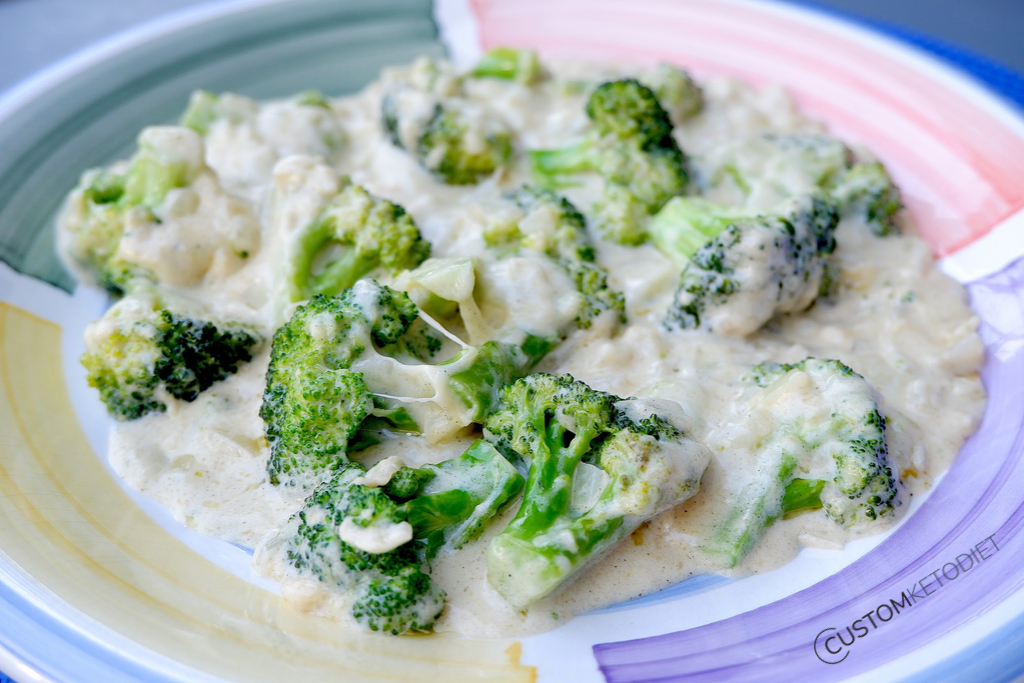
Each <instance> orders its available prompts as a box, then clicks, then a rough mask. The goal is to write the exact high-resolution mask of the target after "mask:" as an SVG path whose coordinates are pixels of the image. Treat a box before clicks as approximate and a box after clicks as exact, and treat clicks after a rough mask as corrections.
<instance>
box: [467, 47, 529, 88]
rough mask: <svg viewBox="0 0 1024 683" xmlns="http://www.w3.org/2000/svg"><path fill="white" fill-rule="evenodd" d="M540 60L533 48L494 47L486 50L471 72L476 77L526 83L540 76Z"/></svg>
mask: <svg viewBox="0 0 1024 683" xmlns="http://www.w3.org/2000/svg"><path fill="white" fill-rule="evenodd" d="M541 73H542V72H541V66H540V62H539V61H538V60H537V53H536V52H534V51H533V50H518V49H516V48H513V47H496V48H492V49H491V50H488V51H487V53H486V54H484V56H483V57H481V58H480V61H479V62H477V65H476V68H474V69H473V71H472V74H471V75H473V76H475V77H477V78H501V79H504V80H507V81H519V82H520V83H526V84H527V85H529V84H531V83H534V82H536V81H537V80H538V79H539V78H540V76H541Z"/></svg>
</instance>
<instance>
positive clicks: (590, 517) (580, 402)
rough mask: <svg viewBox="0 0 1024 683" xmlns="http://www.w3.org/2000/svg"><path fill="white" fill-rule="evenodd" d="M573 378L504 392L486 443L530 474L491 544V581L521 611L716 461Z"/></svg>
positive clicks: (635, 409) (652, 417)
mask: <svg viewBox="0 0 1024 683" xmlns="http://www.w3.org/2000/svg"><path fill="white" fill-rule="evenodd" d="M664 407H665V405H664V404H663V403H661V404H659V403H658V402H653V401H652V402H645V401H641V400H638V399H629V400H622V399H619V398H618V397H616V396H613V395H611V394H606V393H604V392H599V391H595V390H593V389H591V388H590V387H588V386H587V385H586V384H584V383H582V382H578V381H576V380H574V379H573V378H572V377H569V376H568V375H566V376H563V377H553V376H551V375H544V374H536V375H529V376H527V377H524V378H523V379H520V380H518V381H517V382H515V383H514V384H511V385H509V386H508V387H506V388H505V389H503V390H502V392H501V407H500V409H499V410H497V411H496V412H494V413H493V414H492V415H491V416H490V417H489V418H488V419H487V422H486V424H485V427H486V431H485V436H486V437H487V438H488V439H489V440H491V441H492V442H493V443H495V445H496V446H497V448H498V449H499V450H500V451H502V452H503V453H506V454H509V455H511V456H512V457H515V458H518V459H521V460H522V461H523V462H525V463H526V464H528V466H529V474H528V476H527V481H526V488H525V490H524V493H523V502H522V504H521V506H520V508H519V511H518V513H517V514H516V517H515V518H514V519H513V520H512V522H510V523H509V525H508V527H507V528H506V529H505V530H504V531H502V532H501V533H500V534H498V535H497V536H496V537H495V538H494V539H493V541H492V542H491V545H490V547H489V548H488V554H487V576H488V580H489V581H490V582H491V584H492V585H493V586H494V587H495V588H496V589H497V590H498V592H499V593H500V594H501V595H502V597H504V598H505V600H506V601H508V602H509V604H510V605H512V606H513V607H515V608H517V609H525V608H527V607H528V606H529V605H530V604H532V603H534V602H536V601H537V600H540V599H541V598H543V597H545V596H547V595H550V594H551V593H552V592H554V591H555V590H557V589H558V587H559V586H561V585H563V584H564V583H565V582H566V581H568V580H569V579H570V578H571V577H572V576H574V575H575V574H576V573H577V572H578V571H580V570H581V569H582V568H583V567H584V566H586V565H587V564H588V563H589V562H591V561H592V560H594V559H595V558H597V557H598V556H600V555H601V553H603V552H604V551H605V550H607V549H609V548H610V547H611V546H612V545H614V544H615V543H616V542H618V541H619V540H620V539H622V538H623V537H624V536H626V535H627V534H629V533H630V532H632V531H633V530H634V529H636V528H637V527H638V526H639V525H640V524H642V523H643V522H644V521H646V520H648V519H651V518H652V517H654V516H655V515H657V514H659V513H660V512H662V511H664V510H667V509H668V508H670V507H672V506H674V505H676V504H678V503H679V502H681V501H683V500H685V499H687V498H689V497H690V496H692V495H693V494H694V493H696V491H697V489H698V486H699V483H700V478H701V476H702V474H703V472H704V469H705V468H706V467H707V464H708V461H709V458H710V455H709V453H708V451H707V449H705V448H704V447H703V446H701V445H699V444H698V443H696V442H694V441H691V440H689V439H688V438H687V437H685V436H684V435H683V434H682V433H681V431H680V430H679V429H678V428H676V427H675V426H674V425H673V424H672V423H671V422H670V421H669V420H668V419H667V417H666V415H665V414H664V413H663V412H662V409H663V408H664Z"/></svg>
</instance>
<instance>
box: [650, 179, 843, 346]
mask: <svg viewBox="0 0 1024 683" xmlns="http://www.w3.org/2000/svg"><path fill="white" fill-rule="evenodd" d="M838 220H839V218H838V214H837V212H836V208H835V204H834V203H833V202H832V200H831V198H830V197H828V196H827V195H824V194H821V193H812V194H809V195H803V196H801V197H797V198H795V199H792V200H789V201H787V202H785V203H784V204H783V205H781V206H780V207H779V208H778V209H776V210H775V211H772V212H765V213H761V214H758V213H755V212H752V211H744V210H737V209H732V208H729V207H723V206H717V205H715V204H712V203H711V202H707V201H705V200H702V199H697V198H685V197H679V198H676V199H674V200H672V201H671V202H670V203H669V204H668V205H666V207H665V209H663V210H662V212H661V213H659V215H658V216H656V217H655V220H653V221H652V222H651V234H652V239H653V241H654V244H655V246H657V247H658V248H659V249H660V250H661V251H662V252H663V253H665V254H666V255H667V256H668V257H669V258H671V259H673V260H674V261H676V262H677V263H681V264H683V274H682V278H681V281H680V285H679V290H678V292H677V294H676V298H675V300H674V302H673V304H672V306H671V307H670V308H669V310H668V312H667V313H666V315H665V318H664V320H663V323H664V325H665V327H666V328H668V329H672V330H675V329H692V328H697V327H700V328H703V329H707V330H712V331H715V332H717V333H720V334H726V335H736V336H743V335H747V334H750V333H751V332H753V331H755V330H757V329H759V328H760V327H761V326H763V325H764V324H765V323H767V322H768V320H770V319H771V318H772V317H773V316H775V315H777V314H779V313H787V312H797V311H802V310H804V309H805V308H807V307H808V306H810V305H811V304H812V303H813V302H814V300H815V299H816V298H817V297H818V295H819V294H820V293H821V291H822V288H823V282H824V281H825V279H826V277H827V258H828V255H829V254H831V253H832V252H833V251H834V250H835V238H834V236H833V233H834V231H835V227H836V224H837V223H838ZM702 243H703V246H700V247H697V246H696V245H700V244H702Z"/></svg>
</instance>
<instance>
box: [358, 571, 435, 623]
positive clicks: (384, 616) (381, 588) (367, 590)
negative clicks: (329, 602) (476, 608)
mask: <svg viewBox="0 0 1024 683" xmlns="http://www.w3.org/2000/svg"><path fill="white" fill-rule="evenodd" d="M445 597H446V596H445V592H444V591H443V590H442V589H441V588H438V587H437V586H435V585H434V582H433V581H432V580H431V578H430V577H429V576H428V575H427V574H424V573H423V572H422V571H420V570H419V569H417V568H416V567H406V568H404V569H403V570H402V571H401V572H400V573H399V574H397V575H396V576H384V577H380V578H374V579H370V580H369V581H367V582H366V583H364V584H363V585H362V586H360V588H359V589H358V591H357V595H356V599H355V601H354V602H353V603H352V616H353V617H355V619H356V621H357V622H359V623H360V624H362V625H363V626H365V627H366V628H368V629H370V630H371V631H381V632H383V633H390V634H391V635H395V636H398V635H402V634H403V633H409V632H412V631H429V630H431V629H432V628H433V626H434V622H435V621H437V618H438V617H440V616H441V612H442V611H444V603H445Z"/></svg>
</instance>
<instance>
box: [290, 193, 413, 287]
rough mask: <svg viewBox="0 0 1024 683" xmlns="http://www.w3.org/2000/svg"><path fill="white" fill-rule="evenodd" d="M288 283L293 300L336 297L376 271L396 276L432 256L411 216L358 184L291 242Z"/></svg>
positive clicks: (302, 229) (323, 211) (341, 194)
mask: <svg viewBox="0 0 1024 683" xmlns="http://www.w3.org/2000/svg"><path fill="white" fill-rule="evenodd" d="M289 239H290V245H289V248H288V252H289V254H288V257H287V261H286V263H285V266H284V272H283V273H281V274H279V275H278V277H281V278H283V279H284V281H285V283H286V286H287V288H288V298H289V301H291V302H297V301H304V300H306V299H309V298H310V297H311V296H313V295H315V294H337V293H338V292H340V291H342V290H345V289H348V288H349V287H351V286H352V285H353V284H355V282H356V281H357V280H359V279H361V278H362V277H363V276H365V275H368V274H370V273H372V272H374V271H376V270H377V269H381V270H383V271H384V272H386V273H388V274H390V275H394V274H396V273H398V272H399V271H402V270H407V269H411V268H415V267H416V266H418V265H419V264H420V263H422V262H423V261H424V260H425V259H426V258H427V256H429V255H430V243H429V242H427V241H426V240H424V239H423V238H422V237H421V236H420V231H419V230H418V229H417V227H416V224H415V223H414V222H413V219H412V216H410V215H409V214H408V213H406V212H405V209H403V208H402V207H401V206H399V205H397V204H393V203H392V202H389V201H387V200H386V199H381V198H380V197H375V196H374V195H372V194H370V193H369V192H367V191H366V190H365V189H364V188H363V187H361V186H359V185H353V184H351V183H348V182H346V184H345V187H344V188H343V189H342V190H341V192H339V193H338V195H336V196H335V197H334V198H333V199H331V200H330V201H328V202H327V205H326V206H325V207H324V208H323V209H322V210H321V212H320V215H319V216H318V217H317V218H316V219H315V220H314V221H313V222H312V223H310V224H308V225H306V226H304V227H302V228H300V229H299V230H298V231H296V233H295V234H294V235H292V236H291V237H290V238H289Z"/></svg>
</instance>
